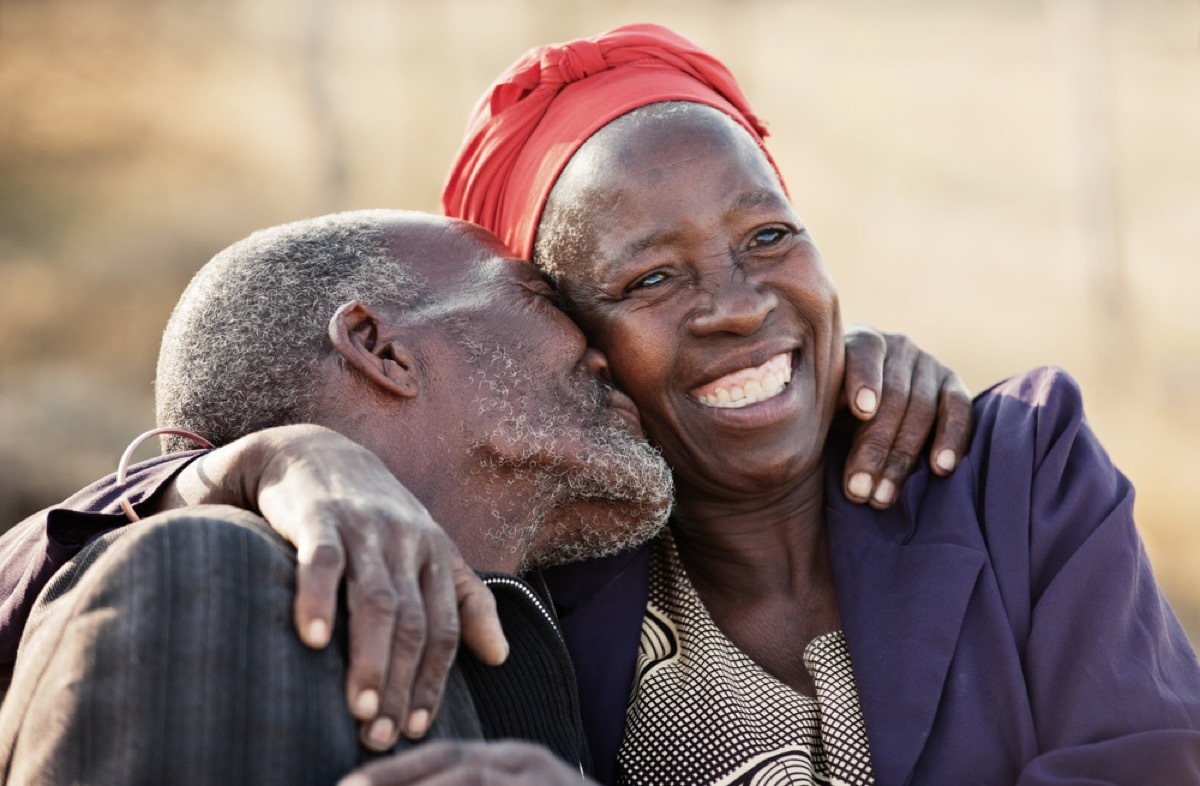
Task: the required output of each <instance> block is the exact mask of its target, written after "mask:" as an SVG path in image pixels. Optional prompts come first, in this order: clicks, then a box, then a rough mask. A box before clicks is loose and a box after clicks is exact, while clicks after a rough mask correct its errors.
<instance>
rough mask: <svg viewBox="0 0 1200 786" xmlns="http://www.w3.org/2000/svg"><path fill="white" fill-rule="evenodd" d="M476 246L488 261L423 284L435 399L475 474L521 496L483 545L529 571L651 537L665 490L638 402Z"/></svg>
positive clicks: (544, 296) (508, 265)
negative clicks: (604, 377) (454, 419)
mask: <svg viewBox="0 0 1200 786" xmlns="http://www.w3.org/2000/svg"><path fill="white" fill-rule="evenodd" d="M480 237H481V238H484V241H483V242H486V243H487V247H486V252H485V253H480V254H478V255H476V256H475V258H473V259H471V260H469V261H468V262H466V263H465V264H453V263H448V262H446V261H445V260H444V259H443V260H439V261H437V262H435V263H434V264H432V265H426V266H423V268H422V269H421V271H420V272H421V273H422V274H423V275H425V276H426V277H427V279H428V283H429V290H430V291H431V292H437V293H438V297H437V302H436V304H434V305H432V306H430V307H429V308H428V309H423V310H422V313H423V314H424V315H425V316H428V317H429V318H430V319H431V320H433V321H434V322H433V323H434V324H436V325H438V326H439V327H440V328H441V329H442V330H443V331H444V335H443V342H442V343H441V348H442V352H441V355H442V357H441V359H440V361H439V371H440V372H441V375H442V379H441V382H442V384H441V386H440V392H439V395H441V396H443V397H444V398H445V399H446V401H447V403H448V404H449V405H450V406H452V407H455V408H458V409H459V410H460V413H459V414H460V415H461V424H462V429H463V431H464V433H465V435H467V436H468V446H469V447H468V450H469V451H470V452H471V454H472V455H473V456H474V458H475V459H476V461H477V469H476V471H475V474H476V475H477V476H478V475H482V474H485V473H486V474H488V475H492V476H495V475H501V476H504V477H506V478H508V479H509V480H510V484H518V487H519V488H525V489H527V492H526V493H524V494H518V495H492V503H493V505H494V507H493V511H492V514H493V516H494V518H495V520H496V526H495V527H494V528H493V530H492V531H491V532H490V533H489V537H492V538H498V539H502V541H503V543H505V544H507V545H508V546H509V547H511V548H513V549H517V550H520V551H523V552H524V554H525V559H524V563H525V564H524V565H523V567H524V568H531V567H542V566H546V565H551V564H559V563H562V562H568V561H573V560H578V559H585V558H588V557H593V556H600V555H603V554H607V553H612V552H614V551H617V550H619V549H621V548H623V547H626V546H629V545H632V544H635V543H639V542H641V541H643V540H645V539H647V538H649V537H651V536H652V535H653V534H654V533H655V532H657V531H658V530H659V529H660V528H661V526H662V524H663V522H664V521H665V519H666V516H667V514H668V512H669V510H670V504H671V494H672V487H671V481H670V473H669V471H668V469H667V467H666V464H665V463H664V462H663V459H662V457H661V456H660V455H659V454H658V453H657V452H656V451H655V450H654V449H653V448H651V447H650V446H649V445H648V444H647V443H646V441H645V439H644V438H643V435H642V432H641V427H640V424H639V421H638V415H637V410H636V408H635V407H634V405H633V402H632V401H631V400H630V399H629V398H628V397H627V396H625V395H624V394H623V393H621V392H619V391H617V390H615V389H613V388H612V387H611V386H610V385H607V384H605V383H604V382H602V381H601V379H599V377H598V374H600V373H602V372H603V370H604V368H605V361H604V358H603V356H602V355H600V354H599V353H598V352H597V351H596V350H594V349H588V347H587V343H586V341H585V339H584V337H583V334H582V333H581V332H580V331H579V329H578V328H577V327H576V326H575V324H574V323H573V322H571V320H570V319H568V318H567V317H566V315H565V314H563V312H562V311H561V310H560V309H559V308H558V306H557V302H556V297H555V294H554V292H553V290H552V289H551V287H550V286H549V285H548V284H546V282H545V281H544V280H543V279H542V278H541V276H540V275H539V274H538V272H537V271H536V269H535V268H534V267H533V266H532V265H530V264H528V263H526V262H518V261H512V260H508V259H501V258H499V257H498V256H497V251H498V250H501V249H499V247H498V244H495V245H493V241H492V240H490V239H488V236H486V235H485V234H484V233H482V231H480ZM442 293H446V296H444V297H443V296H442ZM443 361H444V362H443ZM464 482H465V483H468V484H469V483H471V482H472V478H466V479H465V480H464ZM530 521H532V524H531V525H530V524H528V522H530ZM514 522H519V525H518V524H514ZM518 529H519V530H520V531H517V530H518Z"/></svg>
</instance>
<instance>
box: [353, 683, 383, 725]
mask: <svg viewBox="0 0 1200 786" xmlns="http://www.w3.org/2000/svg"><path fill="white" fill-rule="evenodd" d="M378 713H379V694H378V693H377V692H375V691H373V690H365V691H363V692H362V693H360V694H358V698H357V699H355V700H354V714H355V716H357V717H359V718H363V719H366V718H374V717H375V716H376V715H377V714H378Z"/></svg>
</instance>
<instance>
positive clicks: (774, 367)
mask: <svg viewBox="0 0 1200 786" xmlns="http://www.w3.org/2000/svg"><path fill="white" fill-rule="evenodd" d="M791 379H792V356H791V353H790V352H781V353H779V354H778V355H776V356H775V357H773V358H771V359H770V360H768V361H767V362H766V363H763V364H762V365H761V366H753V367H750V368H744V369H741V370H739V371H735V372H733V373H732V374H726V375H725V376H723V377H721V378H720V379H718V380H716V381H715V382H710V383H708V384H707V385H701V386H700V387H698V388H694V389H693V390H691V391H689V392H688V395H689V396H690V397H692V398H693V399H695V400H696V401H697V402H699V403H700V404H702V405H704V406H706V407H714V408H718V409H738V408H740V407H748V406H750V405H751V404H757V403H758V402H760V401H767V400H768V399H772V398H775V396H778V395H779V394H780V393H782V392H783V390H784V388H786V387H787V385H788V383H789V382H790V381H791Z"/></svg>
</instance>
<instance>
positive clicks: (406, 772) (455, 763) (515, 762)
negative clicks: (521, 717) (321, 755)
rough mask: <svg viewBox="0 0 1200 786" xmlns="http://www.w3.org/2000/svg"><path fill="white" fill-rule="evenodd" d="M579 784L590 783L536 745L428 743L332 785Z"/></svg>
mask: <svg viewBox="0 0 1200 786" xmlns="http://www.w3.org/2000/svg"><path fill="white" fill-rule="evenodd" d="M481 783H486V784H488V786H508V785H509V784H511V786H568V784H569V786H581V784H583V785H584V786H586V784H591V783H593V782H592V781H590V780H587V779H586V778H584V777H583V774H582V773H581V772H580V771H579V770H578V769H576V768H572V767H570V766H569V765H567V764H565V763H564V762H562V761H560V760H559V759H557V758H555V757H554V755H553V754H552V753H550V751H548V750H546V749H545V748H543V747H541V746H540V745H532V744H530V743H527V742H515V741H502V742H430V743H426V744H424V745H421V746H419V747H417V748H414V749H412V750H410V751H406V752H405V753H401V754H399V755H396V756H390V757H388V758H385V759H379V760H378V761H374V762H372V763H370V764H368V765H366V766H365V767H361V768H359V769H357V770H355V771H354V772H352V773H351V774H349V775H347V776H346V777H345V778H342V779H341V780H340V781H338V786H416V784H429V785H430V786H433V784H437V786H476V784H481Z"/></svg>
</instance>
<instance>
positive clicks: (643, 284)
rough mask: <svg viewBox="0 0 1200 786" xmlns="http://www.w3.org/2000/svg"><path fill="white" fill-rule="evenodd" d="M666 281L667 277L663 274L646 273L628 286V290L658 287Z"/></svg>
mask: <svg viewBox="0 0 1200 786" xmlns="http://www.w3.org/2000/svg"><path fill="white" fill-rule="evenodd" d="M666 280H667V276H666V274H665V273H657V272H655V273H648V274H646V275H644V276H642V277H641V278H639V279H638V280H637V281H634V282H633V283H632V284H630V285H629V289H630V291H632V290H635V289H646V288H647V287H653V286H658V285H659V284H661V283H662V282H664V281H666Z"/></svg>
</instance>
